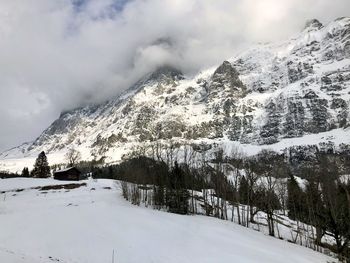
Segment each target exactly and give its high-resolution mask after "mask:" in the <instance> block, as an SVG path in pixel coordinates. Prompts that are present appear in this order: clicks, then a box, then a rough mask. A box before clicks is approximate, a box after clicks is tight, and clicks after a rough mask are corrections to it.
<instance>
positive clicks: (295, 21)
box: [0, 0, 350, 149]
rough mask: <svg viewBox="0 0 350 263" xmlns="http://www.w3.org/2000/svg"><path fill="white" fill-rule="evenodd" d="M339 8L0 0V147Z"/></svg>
mask: <svg viewBox="0 0 350 263" xmlns="http://www.w3.org/2000/svg"><path fill="white" fill-rule="evenodd" d="M349 9H350V3H349V1H348V0H333V1H329V0H284V1H280V0H259V1H256V0H236V1H232V0H221V1H214V0H132V1H126V0H26V1H23V0H2V1H0V57H1V60H0V110H1V112H0V123H1V127H2V129H1V132H0V135H1V137H0V149H4V148H6V147H9V146H11V145H16V144H18V143H20V142H21V141H22V140H28V139H31V138H33V137H35V136H36V135H38V134H39V131H40V130H42V129H44V128H45V127H46V126H47V125H48V124H49V123H50V122H51V121H53V120H54V118H56V117H57V115H58V114H59V112H60V111H61V110H63V109H67V108H72V107H75V106H77V105H81V104H83V103H88V102H91V101H101V100H104V99H106V98H109V97H110V96H111V95H114V94H117V93H118V92H120V91H121V90H123V89H125V88H126V87H128V85H130V84H131V83H132V82H134V81H136V80H137V79H138V78H139V77H141V76H142V75H143V74H145V73H146V72H148V71H150V70H152V69H153V68H155V67H157V66H159V65H162V64H165V63H166V64H172V65H175V66H177V67H179V68H180V69H182V70H183V71H185V72H186V73H194V72H196V71H198V70H200V69H201V68H205V67H207V66H211V65H213V64H217V63H220V62H221V61H223V60H224V59H227V58H229V57H231V56H232V55H233V54H235V53H236V52H237V51H238V50H240V49H241V48H242V47H245V46H246V45H247V44H248V43H249V42H255V41H269V40H278V39H283V38H286V37H288V36H290V35H291V34H293V33H295V32H296V31H298V30H300V28H301V27H302V25H303V24H304V23H305V20H307V19H309V18H314V17H315V18H319V19H320V20H321V21H324V22H328V21H330V20H333V19H335V18H336V17H339V16H345V15H347V14H346V13H345V12H346V10H349ZM24 125H25V129H23V128H22V127H23V126H24Z"/></svg>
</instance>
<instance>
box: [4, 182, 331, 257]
mask: <svg viewBox="0 0 350 263" xmlns="http://www.w3.org/2000/svg"><path fill="white" fill-rule="evenodd" d="M49 184H52V180H51V179H48V180H47V181H45V180H35V179H25V180H23V179H5V180H0V191H4V190H8V189H15V188H16V185H18V186H19V188H28V189H27V190H24V191H21V192H16V191H12V192H6V196H4V195H5V194H4V193H3V194H1V196H0V200H1V201H0V202H1V205H0V226H1V231H0V232H1V234H0V262H6V263H17V262H18V263H22V262H24V263H32V262H38V263H41V262H72V263H88V262H91V263H92V262H96V263H101V262H112V253H113V250H114V251H115V262H201V263H203V262H269V263H273V262H300V263H301V262H327V261H331V260H332V259H331V258H328V257H326V256H324V255H322V254H319V253H316V252H314V251H312V250H310V249H307V248H304V247H301V246H297V245H293V244H290V243H288V242H285V241H280V240H278V239H275V238H271V237H268V236H265V235H263V234H262V233H258V232H255V231H253V230H250V229H246V228H243V227H241V226H239V225H236V224H233V223H231V222H228V221H221V220H217V219H215V218H209V217H204V216H181V215H175V214H170V213H165V212H159V211H155V210H152V209H148V208H141V207H137V206H132V205H130V204H129V203H128V202H126V201H125V200H124V199H123V198H122V197H121V192H120V189H119V187H118V186H117V185H116V183H115V182H114V181H112V180H98V181H87V186H85V187H81V188H78V189H74V190H69V191H68V190H59V191H57V190H56V191H53V190H50V191H47V192H40V191H38V190H37V189H31V187H34V186H41V185H49ZM109 188H111V189H109Z"/></svg>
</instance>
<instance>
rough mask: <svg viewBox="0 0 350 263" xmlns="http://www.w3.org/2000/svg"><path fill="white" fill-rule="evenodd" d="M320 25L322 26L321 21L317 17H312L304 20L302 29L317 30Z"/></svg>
mask: <svg viewBox="0 0 350 263" xmlns="http://www.w3.org/2000/svg"><path fill="white" fill-rule="evenodd" d="M322 27H323V25H322V23H321V22H320V21H318V20H317V19H315V18H313V19H310V20H308V21H306V23H305V26H304V30H318V29H321V28H322Z"/></svg>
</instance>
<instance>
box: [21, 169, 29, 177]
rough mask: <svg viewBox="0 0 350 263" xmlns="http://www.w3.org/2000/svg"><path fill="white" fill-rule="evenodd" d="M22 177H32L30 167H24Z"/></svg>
mask: <svg viewBox="0 0 350 263" xmlns="http://www.w3.org/2000/svg"><path fill="white" fill-rule="evenodd" d="M21 176H22V177H30V174H29V169H28V167H24V168H23V170H22V174H21Z"/></svg>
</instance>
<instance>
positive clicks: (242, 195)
mask: <svg viewBox="0 0 350 263" xmlns="http://www.w3.org/2000/svg"><path fill="white" fill-rule="evenodd" d="M238 193H239V199H240V203H242V204H248V202H249V200H248V199H249V194H248V193H249V184H248V181H247V179H246V178H245V177H244V176H243V177H242V178H241V181H240V183H239V189H238Z"/></svg>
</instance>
